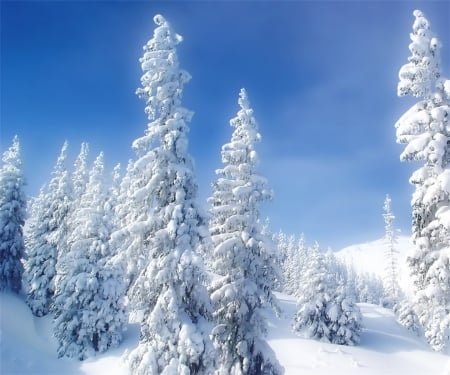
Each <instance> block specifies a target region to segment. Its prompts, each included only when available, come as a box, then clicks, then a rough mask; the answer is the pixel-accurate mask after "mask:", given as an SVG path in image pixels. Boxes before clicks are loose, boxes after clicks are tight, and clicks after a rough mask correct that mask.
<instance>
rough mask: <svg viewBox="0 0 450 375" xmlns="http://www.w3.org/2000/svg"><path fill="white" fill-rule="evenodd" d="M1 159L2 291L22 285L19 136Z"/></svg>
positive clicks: (23, 203) (17, 289)
mask: <svg viewBox="0 0 450 375" xmlns="http://www.w3.org/2000/svg"><path fill="white" fill-rule="evenodd" d="M2 162H3V165H2V168H1V169H0V291H2V290H11V291H13V292H16V293H18V292H20V290H21V289H22V274H23V265H22V260H23V257H24V253H25V250H24V248H25V246H24V238H23V226H24V224H25V215H26V197H25V192H24V186H25V178H24V176H23V172H22V159H21V156H20V144H19V138H18V137H17V136H15V137H14V139H13V142H12V145H11V146H10V147H9V148H8V149H7V150H6V151H5V152H4V153H3V158H2Z"/></svg>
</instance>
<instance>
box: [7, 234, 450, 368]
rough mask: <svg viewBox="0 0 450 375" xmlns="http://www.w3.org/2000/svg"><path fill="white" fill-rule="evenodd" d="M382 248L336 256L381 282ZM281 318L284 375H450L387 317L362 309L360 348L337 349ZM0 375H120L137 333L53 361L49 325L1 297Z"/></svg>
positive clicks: (277, 322) (287, 310)
mask: <svg viewBox="0 0 450 375" xmlns="http://www.w3.org/2000/svg"><path fill="white" fill-rule="evenodd" d="M410 246H411V245H410V242H409V239H408V238H406V237H400V238H399V239H398V245H397V249H398V251H399V254H398V255H399V264H404V263H405V262H404V260H405V259H406V256H407V254H408V251H409V249H410ZM384 249H385V245H384V243H383V241H382V240H378V241H373V242H368V243H365V244H359V245H353V246H349V247H347V248H345V249H342V250H341V251H339V252H337V256H338V257H339V258H340V259H346V260H347V261H349V262H352V263H353V264H354V266H355V267H356V269H357V270H359V271H360V272H361V271H362V272H374V273H376V274H378V275H380V276H381V275H382V274H383V269H384V257H383V252H384ZM407 275H408V273H407V270H406V268H405V267H401V269H400V277H401V284H402V286H403V288H405V289H406V290H410V280H409V277H408V276H407ZM278 298H279V301H280V307H281V308H282V311H283V313H282V316H281V317H280V318H277V317H275V316H274V315H273V314H272V313H268V319H269V325H270V328H269V337H268V339H269V344H270V345H271V346H272V348H273V349H274V350H275V353H276V355H277V358H278V359H279V361H280V362H281V364H282V365H283V366H284V368H285V370H286V375H329V374H333V375H339V374H342V375H351V374H365V375H380V374H382V375H450V358H449V357H447V356H444V355H442V354H437V353H433V352H432V351H431V350H430V349H429V347H428V346H427V345H426V344H425V343H424V342H423V340H422V339H420V338H418V337H417V336H415V335H414V334H413V333H411V332H409V331H407V330H405V329H404V328H403V327H401V326H400V325H399V324H397V322H396V321H395V318H394V316H393V313H392V312H391V311H390V310H386V309H383V308H381V307H379V306H374V305H370V304H360V305H359V306H360V307H361V310H362V314H363V324H364V330H363V333H362V337H361V344H360V345H359V346H356V347H348V346H338V345H332V344H326V343H322V342H317V341H313V340H304V339H301V338H299V337H297V336H296V335H295V334H293V333H292V332H291V329H290V325H291V319H292V317H293V315H294V313H295V310H296V303H295V300H294V299H293V298H292V297H290V296H287V295H284V294H278ZM0 323H1V324H0V374H2V375H9V374H19V375H25V374H32V375H38V374H43V375H44V374H45V375H50V374H55V375H63V374H64V375H66V374H67V375H69V374H87V375H103V374H108V375H124V374H126V373H127V372H126V369H125V368H124V367H123V366H122V361H121V358H122V356H123V354H124V353H125V352H126V351H127V350H132V349H133V348H134V347H135V346H136V345H137V343H138V338H139V327H138V326H137V325H135V324H134V325H129V326H128V331H127V332H126V334H125V339H124V341H123V342H122V344H121V346H120V347H119V348H117V349H114V350H111V351H108V352H107V353H105V354H103V355H99V356H97V357H96V358H93V359H90V360H87V361H84V362H78V361H72V360H69V359H67V358H62V359H57V358H56V354H55V353H56V342H55V341H54V339H53V337H52V334H51V322H50V320H49V318H35V317H33V316H32V314H31V313H30V311H29V309H28V307H27V306H26V305H25V303H24V302H23V300H22V299H20V298H19V297H17V296H15V295H12V294H8V293H0Z"/></svg>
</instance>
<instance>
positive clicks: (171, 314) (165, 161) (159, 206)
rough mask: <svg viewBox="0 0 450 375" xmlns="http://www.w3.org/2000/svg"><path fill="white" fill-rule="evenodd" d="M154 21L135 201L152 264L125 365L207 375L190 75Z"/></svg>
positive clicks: (174, 38) (209, 357) (165, 26)
mask: <svg viewBox="0 0 450 375" xmlns="http://www.w3.org/2000/svg"><path fill="white" fill-rule="evenodd" d="M154 22H155V23H156V25H157V27H156V29H155V30H154V35H153V38H152V39H150V40H149V41H148V43H147V44H146V46H145V47H144V56H143V57H142V58H141V60H140V61H141V64H142V65H141V66H142V70H143V71H144V74H143V76H142V78H141V83H142V88H140V89H138V90H137V94H138V95H139V97H140V98H142V99H144V100H145V102H146V109H145V112H146V113H147V115H148V119H149V120H150V123H149V124H148V128H147V131H146V134H145V135H144V136H143V137H141V138H139V139H137V140H136V141H135V142H134V143H133V147H134V149H135V151H136V153H137V155H138V157H139V158H138V160H137V161H136V162H135V168H136V169H138V170H139V171H140V176H141V182H140V190H135V193H134V198H135V199H136V200H139V201H141V202H146V205H145V206H144V208H145V210H146V211H145V212H144V214H143V215H142V216H139V217H137V220H136V221H135V223H134V224H131V225H134V227H133V228H132V229H133V230H132V233H134V234H135V235H136V236H138V238H139V239H140V241H141V242H140V246H142V250H143V251H145V256H146V257H147V259H148V260H149V261H148V264H147V266H146V268H145V269H144V270H143V271H142V272H141V273H140V275H139V276H138V278H137V280H136V282H135V284H134V286H133V289H132V291H131V292H132V293H131V294H132V297H133V301H134V302H135V303H137V304H138V306H139V308H142V309H143V319H142V323H141V336H140V342H139V345H138V347H137V348H136V349H135V350H133V351H132V352H131V353H130V354H129V356H128V358H127V360H128V364H129V367H130V370H131V372H132V373H133V374H136V375H139V374H209V373H212V372H213V369H214V350H213V347H212V344H211V341H210V339H209V336H208V333H209V328H207V324H206V323H207V320H209V315H210V309H211V308H210V299H209V296H208V293H207V290H206V287H205V286H204V279H205V272H204V269H203V264H202V261H201V258H200V257H199V255H198V254H199V253H201V252H202V251H203V250H202V247H203V246H204V244H205V240H206V239H207V237H208V236H209V233H208V228H207V226H206V221H205V218H204V216H203V213H202V211H201V209H200V207H199V205H198V203H197V194H198V193H197V190H198V189H197V184H196V181H195V176H194V170H193V162H192V159H191V157H190V155H189V153H188V139H187V133H188V130H189V128H188V125H187V123H188V122H189V121H190V120H191V117H192V113H191V112H190V111H189V110H187V109H185V108H183V107H182V106H181V95H182V91H183V86H184V84H185V83H187V82H188V81H189V79H190V75H189V74H188V73H187V72H186V71H184V70H181V69H180V67H179V62H178V58H177V53H176V46H177V45H178V44H179V43H180V42H181V41H182V37H181V36H180V35H178V34H176V33H175V32H174V31H173V29H172V27H171V26H170V24H169V23H168V22H167V21H166V20H165V19H164V18H163V17H162V16H161V15H156V16H155V17H154Z"/></svg>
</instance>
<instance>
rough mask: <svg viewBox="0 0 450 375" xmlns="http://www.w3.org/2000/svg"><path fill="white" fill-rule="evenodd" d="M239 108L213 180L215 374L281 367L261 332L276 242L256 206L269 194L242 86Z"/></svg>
mask: <svg viewBox="0 0 450 375" xmlns="http://www.w3.org/2000/svg"><path fill="white" fill-rule="evenodd" d="M239 106H240V108H241V109H240V110H239V112H238V114H237V116H236V117H235V118H233V119H232V120H231V121H230V124H231V126H233V127H234V128H235V129H234V132H233V135H232V137H231V142H230V143H227V144H225V145H224V146H223V147H222V161H223V163H224V164H225V166H224V168H223V169H219V170H217V171H216V174H217V175H218V176H219V178H218V179H217V181H216V182H215V184H214V185H213V194H212V197H211V198H210V199H209V202H210V203H211V206H212V208H211V211H210V212H211V223H210V231H211V234H212V240H213V244H214V263H213V268H214V270H215V271H216V272H217V273H218V274H219V275H222V276H223V277H222V278H221V279H220V280H219V281H218V282H216V283H215V284H214V285H213V286H212V287H211V292H212V295H211V297H212V299H213V304H214V317H215V319H216V322H217V325H216V327H215V328H214V330H213V334H212V337H213V342H214V345H215V347H216V349H217V350H218V353H219V365H218V370H217V372H218V374H235V375H237V374H280V373H282V367H281V366H280V365H279V363H278V361H277V360H276V359H275V357H274V354H273V352H272V350H271V349H270V347H269V346H268V344H267V343H266V341H265V340H264V335H265V334H266V330H267V326H266V325H267V323H266V320H265V318H264V316H263V314H262V312H263V309H264V308H265V305H266V304H270V305H272V306H273V307H276V298H275V297H274V295H273V294H272V287H273V285H272V284H273V283H272V282H271V279H270V278H269V275H273V273H274V272H276V269H275V267H276V257H275V249H274V245H273V243H272V241H271V239H270V238H267V237H266V236H264V235H263V234H262V227H261V223H260V221H259V206H260V204H261V203H262V202H264V201H266V200H268V199H270V198H271V196H272V192H271V190H270V189H269V188H268V186H267V180H266V179H265V178H263V177H261V176H259V175H258V174H257V173H256V167H257V161H258V158H257V153H256V150H255V144H256V142H258V141H259V140H260V138H261V136H260V134H259V133H258V126H257V122H256V120H255V118H254V116H253V110H252V109H251V108H250V104H249V101H248V97H247V93H246V91H245V90H244V89H242V90H241V92H240V94H239Z"/></svg>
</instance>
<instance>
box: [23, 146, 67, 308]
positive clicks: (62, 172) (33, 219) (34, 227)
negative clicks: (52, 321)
mask: <svg viewBox="0 0 450 375" xmlns="http://www.w3.org/2000/svg"><path fill="white" fill-rule="evenodd" d="M67 147H68V144H67V142H65V143H64V145H63V147H62V149H61V152H60V155H59V156H58V159H57V161H56V165H55V167H54V169H53V172H52V178H51V180H50V182H49V184H48V186H44V187H42V188H41V190H40V192H39V196H38V197H37V198H36V200H35V201H34V202H33V205H32V208H31V214H30V218H29V223H30V224H29V226H28V231H27V235H26V239H25V241H26V254H27V260H26V262H25V274H24V281H25V286H26V291H27V303H28V305H29V306H30V308H31V311H32V312H33V314H34V315H36V316H43V315H46V314H47V313H48V312H49V311H50V308H51V305H52V302H53V296H54V291H55V279H56V262H57V259H58V252H59V250H60V248H61V246H60V244H61V243H62V242H63V241H64V243H65V241H66V234H67V220H68V218H67V215H68V213H69V207H70V203H71V194H72V189H71V182H70V178H69V174H68V172H67V166H66V163H67Z"/></svg>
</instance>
